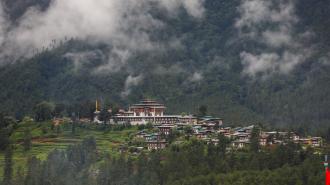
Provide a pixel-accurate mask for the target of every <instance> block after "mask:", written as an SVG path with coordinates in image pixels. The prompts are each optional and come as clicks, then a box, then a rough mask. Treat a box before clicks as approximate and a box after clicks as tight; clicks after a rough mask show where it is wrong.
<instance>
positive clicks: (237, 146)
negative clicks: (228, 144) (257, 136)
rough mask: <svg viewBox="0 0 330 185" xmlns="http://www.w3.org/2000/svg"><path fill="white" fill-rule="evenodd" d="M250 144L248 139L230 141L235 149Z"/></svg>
mask: <svg viewBox="0 0 330 185" xmlns="http://www.w3.org/2000/svg"><path fill="white" fill-rule="evenodd" d="M249 145H250V141H240V140H236V141H233V142H232V147H233V148H237V149H242V148H245V147H247V146H249Z"/></svg>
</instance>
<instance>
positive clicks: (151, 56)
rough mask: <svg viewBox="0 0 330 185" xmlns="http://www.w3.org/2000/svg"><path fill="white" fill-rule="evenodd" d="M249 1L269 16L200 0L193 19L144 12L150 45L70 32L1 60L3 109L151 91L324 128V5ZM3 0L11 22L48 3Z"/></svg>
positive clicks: (220, 0)
mask: <svg viewBox="0 0 330 185" xmlns="http://www.w3.org/2000/svg"><path fill="white" fill-rule="evenodd" d="M253 1H254V2H261V3H262V4H266V5H267V6H266V5H265V7H266V8H268V9H266V12H267V10H269V14H272V15H274V16H273V17H270V18H269V20H261V21H260V20H252V19H251V20H245V19H244V17H246V15H248V14H247V12H249V11H247V10H245V9H244V8H245V7H250V6H248V5H249V4H245V3H247V2H249V1H244V0H217V1H214V0H205V1H203V7H204V8H205V10H204V12H203V16H202V17H200V18H198V19H195V18H192V16H190V15H189V14H188V12H187V11H186V10H185V9H183V8H181V9H179V10H178V12H176V13H175V14H173V15H170V16H168V15H167V16H165V15H164V12H162V11H160V10H159V9H158V8H157V7H155V8H150V9H148V14H150V15H152V17H153V18H154V19H156V20H158V21H161V23H162V24H160V25H161V26H160V27H161V29H155V30H147V31H146V33H147V34H148V35H149V42H150V43H151V47H149V46H148V47H147V48H148V49H135V50H134V51H133V52H132V51H129V50H126V49H123V48H122V47H124V46H122V47H121V45H120V46H118V45H116V43H111V44H109V43H107V44H104V43H102V42H98V43H95V42H87V41H86V40H83V39H79V38H75V37H70V36H69V37H65V38H64V39H63V40H55V41H52V42H54V43H56V44H53V45H48V46H45V47H43V48H40V49H39V50H38V51H37V52H35V53H36V54H35V56H33V57H30V58H20V59H18V61H16V62H9V64H8V62H4V63H6V64H4V65H3V66H2V67H1V68H0V86H1V91H0V101H1V105H0V110H1V111H3V112H7V113H9V114H13V115H16V116H18V117H20V116H22V115H24V114H28V113H31V111H32V110H33V107H34V106H35V105H36V104H37V103H39V102H41V101H43V100H47V101H52V102H54V103H63V104H67V105H73V104H83V103H85V102H87V101H94V100H95V99H100V100H102V102H111V103H112V104H118V105H120V106H125V105H127V104H130V103H134V102H137V101H138V100H139V99H141V98H143V97H152V98H156V99H159V100H160V101H162V102H164V103H166V105H167V106H168V109H167V111H168V112H176V113H180V112H192V113H195V112H197V109H198V107H199V106H200V105H207V107H208V111H209V113H210V114H214V115H217V116H220V117H223V118H224V119H225V122H226V123H235V124H244V123H246V124H247V123H250V122H262V123H265V124H268V123H270V124H276V125H292V126H293V125H294V126H297V125H309V126H310V127H314V126H315V125H316V126H319V125H326V124H329V122H330V109H329V106H330V85H329V81H330V75H329V73H330V61H329V51H330V37H329V35H330V21H329V19H328V17H330V11H329V10H330V2H329V1H327V0H300V1H289V2H285V1H274V2H273V3H272V4H269V5H268V4H267V3H265V1H262V0H253ZM253 1H251V2H253ZM2 2H3V3H2V4H3V6H4V7H6V8H5V10H6V12H7V13H8V15H10V17H11V19H12V21H14V22H15V21H17V20H19V19H20V18H21V16H23V15H24V12H25V11H26V10H27V9H28V7H31V6H35V5H38V6H40V7H41V9H43V10H42V11H47V7H48V6H49V2H48V1H43V0H39V1H36V0H35V1H20V0H16V1H12V0H11V1H5V0H3V1H2ZM269 2H270V1H269ZM16 5H19V6H16ZM151 7H152V6H151ZM265 7H264V8H265ZM252 12H253V11H252ZM255 13H257V12H255ZM245 14H246V15H245ZM244 21H245V22H244ZM256 21H259V22H260V24H259V22H257V23H258V24H257V23H256ZM157 25H158V24H157ZM256 25H257V26H256ZM131 29H132V30H134V28H133V27H129V28H126V30H125V32H127V33H130V34H131V32H133V33H134V31H132V30H131ZM136 29H139V31H140V29H141V30H143V29H144V27H141V28H140V27H139V26H137V28H136ZM143 31H144V30H143ZM143 33H144V32H143ZM251 35H253V36H251ZM268 35H270V36H269V37H268ZM261 37H263V38H264V39H265V41H262V42H261V41H260V40H262V38H261ZM283 38H284V39H283ZM267 39H269V40H267ZM138 43H139V42H138ZM155 43H156V44H155ZM154 46H157V47H156V49H155V47H154ZM142 47H146V46H142V45H141V48H142ZM150 48H151V49H150ZM268 59H269V60H268ZM13 60H14V59H13ZM263 60H265V61H266V62H267V61H268V62H269V63H268V64H267V65H264V64H261V63H260V61H261V62H262V61H263ZM253 62H255V63H253ZM258 62H259V63H258ZM276 62H279V63H276ZM285 62H286V63H285ZM255 64H256V65H255ZM291 66H294V67H291Z"/></svg>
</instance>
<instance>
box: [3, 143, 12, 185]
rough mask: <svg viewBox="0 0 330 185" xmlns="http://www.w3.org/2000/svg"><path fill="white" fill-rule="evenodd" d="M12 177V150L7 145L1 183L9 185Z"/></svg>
mask: <svg viewBox="0 0 330 185" xmlns="http://www.w3.org/2000/svg"><path fill="white" fill-rule="evenodd" d="M12 176H13V148H12V146H11V145H9V146H8V147H7V149H6V153H5V165H4V171H3V183H4V184H6V185H11V182H12Z"/></svg>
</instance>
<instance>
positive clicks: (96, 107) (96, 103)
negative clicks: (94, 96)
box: [95, 100, 99, 112]
mask: <svg viewBox="0 0 330 185" xmlns="http://www.w3.org/2000/svg"><path fill="white" fill-rule="evenodd" d="M98 109H99V104H98V101H97V100H96V101H95V112H97V111H99V110H98Z"/></svg>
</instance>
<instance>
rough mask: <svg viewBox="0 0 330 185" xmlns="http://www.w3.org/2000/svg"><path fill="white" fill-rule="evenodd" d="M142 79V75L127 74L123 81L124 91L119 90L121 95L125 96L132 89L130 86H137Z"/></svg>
mask: <svg viewBox="0 0 330 185" xmlns="http://www.w3.org/2000/svg"><path fill="white" fill-rule="evenodd" d="M142 81H143V75H138V76H132V75H129V76H128V77H127V78H126V81H125V88H124V91H123V92H121V97H122V98H126V97H127V96H128V95H129V94H130V93H131V91H132V88H133V87H135V86H138V85H139V84H140V83H141V82H142Z"/></svg>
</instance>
